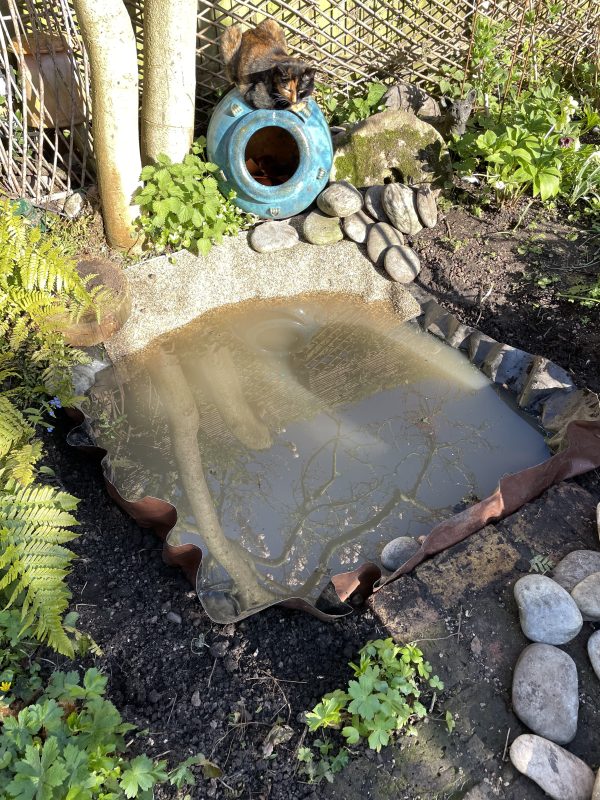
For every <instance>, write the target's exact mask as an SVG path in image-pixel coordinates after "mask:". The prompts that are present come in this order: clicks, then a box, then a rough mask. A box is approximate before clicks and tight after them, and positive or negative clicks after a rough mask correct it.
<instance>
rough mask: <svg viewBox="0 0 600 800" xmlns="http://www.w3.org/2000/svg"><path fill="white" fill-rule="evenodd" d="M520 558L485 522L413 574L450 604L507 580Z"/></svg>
mask: <svg viewBox="0 0 600 800" xmlns="http://www.w3.org/2000/svg"><path fill="white" fill-rule="evenodd" d="M519 560H520V554H519V552H518V551H517V550H516V549H515V548H514V547H513V546H512V544H510V543H509V542H508V541H507V540H506V538H505V537H504V536H502V535H500V534H499V533H498V531H497V530H496V529H495V527H494V526H492V525H487V526H486V527H485V528H484V529H483V530H481V531H479V533H476V534H473V535H472V536H470V537H469V539H468V540H467V543H466V544H459V545H457V546H456V547H453V548H450V549H449V550H446V551H445V552H443V553H440V554H439V555H438V556H436V558H435V559H431V560H429V561H426V562H424V563H423V564H420V565H419V566H418V567H417V568H416V570H415V573H414V574H415V575H416V576H417V577H418V578H419V580H420V581H422V582H423V583H425V584H426V585H427V589H428V592H429V594H430V596H431V597H433V598H435V599H436V600H439V601H440V602H441V603H442V604H443V606H444V607H450V608H452V607H456V606H457V605H458V604H459V603H460V602H462V601H465V600H466V599H467V598H468V597H469V596H472V595H474V594H476V593H477V592H479V591H482V590H484V589H488V588H489V587H491V586H493V585H495V584H501V583H502V582H503V581H506V580H508V578H509V577H510V576H511V575H513V574H514V569H515V566H516V565H517V563H518V562H519ZM567 596H568V595H567ZM569 599H570V598H569Z"/></svg>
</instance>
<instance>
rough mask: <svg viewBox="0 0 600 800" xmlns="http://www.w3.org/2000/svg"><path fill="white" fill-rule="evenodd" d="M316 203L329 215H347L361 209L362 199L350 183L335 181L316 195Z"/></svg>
mask: <svg viewBox="0 0 600 800" xmlns="http://www.w3.org/2000/svg"><path fill="white" fill-rule="evenodd" d="M317 205H318V206H319V208H320V209H321V211H322V212H323V213H324V214H328V215H329V216H330V217H349V216H351V215H352V214H356V212H357V211H360V210H361V208H362V205H363V199H362V195H361V193H360V192H359V191H358V189H355V188H354V186H352V184H351V183H348V182H347V181H336V182H335V183H331V184H329V186H328V187H327V188H326V189H324V190H323V191H322V192H321V194H320V195H319V196H318V197H317Z"/></svg>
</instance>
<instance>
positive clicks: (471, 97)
mask: <svg viewBox="0 0 600 800" xmlns="http://www.w3.org/2000/svg"><path fill="white" fill-rule="evenodd" d="M476 97H477V91H476V89H471V91H470V92H469V94H468V95H467V96H466V98H465V99H466V100H467V102H468V103H471V105H472V104H473V103H474V102H475V98H476Z"/></svg>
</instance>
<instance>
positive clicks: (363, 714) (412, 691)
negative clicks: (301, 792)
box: [298, 639, 444, 780]
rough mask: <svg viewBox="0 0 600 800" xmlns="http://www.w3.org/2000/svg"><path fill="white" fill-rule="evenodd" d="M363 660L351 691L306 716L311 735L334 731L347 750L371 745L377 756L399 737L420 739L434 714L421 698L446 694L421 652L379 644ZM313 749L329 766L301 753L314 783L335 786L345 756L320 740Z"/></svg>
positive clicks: (391, 643)
mask: <svg viewBox="0 0 600 800" xmlns="http://www.w3.org/2000/svg"><path fill="white" fill-rule="evenodd" d="M359 655H360V659H359V661H358V664H354V663H351V664H350V668H351V669H352V672H353V673H354V679H353V680H350V681H349V682H348V686H347V689H346V690H342V689H336V690H335V691H334V692H330V693H329V694H326V695H325V696H324V697H323V699H322V700H321V702H320V703H318V704H317V705H316V706H315V707H314V708H313V710H312V711H310V712H308V713H307V714H306V715H305V717H306V724H307V725H308V728H309V730H310V731H313V732H314V731H317V730H320V729H321V728H324V729H334V730H337V731H340V732H341V735H342V736H343V738H344V739H345V740H346V743H347V744H348V745H356V744H358V743H359V742H361V741H366V743H367V744H368V746H369V747H370V748H371V749H372V750H376V751H377V752H379V751H380V750H381V748H382V747H385V745H387V744H389V742H390V741H391V740H392V738H393V737H394V736H396V735H398V734H399V733H404V734H407V735H409V736H416V735H417V728H416V723H417V722H418V720H421V719H424V718H425V717H426V716H427V715H428V713H429V712H428V710H427V708H426V707H425V705H423V703H422V702H421V699H420V698H422V696H423V694H424V692H425V691H427V690H431V689H433V690H435V691H441V690H442V689H443V688H444V684H443V683H442V681H441V680H440V679H439V678H438V677H437V675H432V667H431V664H430V663H429V662H428V661H426V660H425V657H424V656H423V653H422V651H421V650H420V649H419V648H418V647H416V646H414V645H410V644H408V645H404V646H402V645H398V644H396V643H395V642H394V640H393V639H377V640H375V641H371V642H367V644H366V645H365V646H364V647H363V648H362V649H361V650H360V653H359ZM314 746H315V747H316V748H317V750H318V751H319V753H320V754H321V756H325V763H317V762H316V761H315V758H314V754H312V751H311V750H310V748H304V749H303V750H302V753H300V751H299V753H298V757H299V759H300V760H301V761H302V762H303V763H304V764H305V765H308V766H307V767H305V771H306V772H307V774H308V777H309V779H312V780H321V779H322V778H325V779H327V780H330V779H331V776H332V775H333V774H334V773H335V772H337V771H339V769H341V768H342V766H343V765H344V764H345V762H346V761H347V758H346V757H345V756H343V755H340V754H341V753H343V750H341V751H339V752H338V753H337V754H336V756H335V757H332V755H331V752H332V749H333V745H332V744H331V743H330V742H322V741H320V740H317V741H315V743H314ZM311 754H312V755H311ZM334 764H335V766H334Z"/></svg>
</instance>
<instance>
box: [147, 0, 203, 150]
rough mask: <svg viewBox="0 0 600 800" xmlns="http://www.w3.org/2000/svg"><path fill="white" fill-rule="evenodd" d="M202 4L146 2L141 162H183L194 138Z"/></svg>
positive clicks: (187, 0) (191, 1)
mask: <svg viewBox="0 0 600 800" xmlns="http://www.w3.org/2000/svg"><path fill="white" fill-rule="evenodd" d="M197 13H198V2H197V0H145V3H144V93H143V99H142V158H143V161H144V164H147V163H148V162H151V161H155V160H156V157H157V156H158V155H160V153H165V154H166V155H168V156H169V158H170V159H171V160H172V161H182V160H183V157H184V156H185V155H186V153H187V152H188V151H189V149H190V146H191V144H192V139H193V137H194V106H195V95H196V26H197V22H196V17H197Z"/></svg>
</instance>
